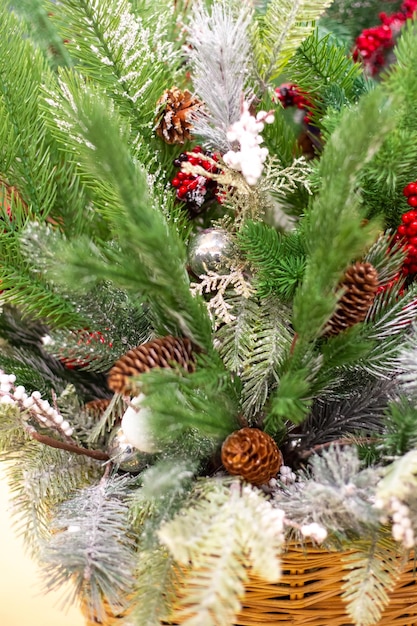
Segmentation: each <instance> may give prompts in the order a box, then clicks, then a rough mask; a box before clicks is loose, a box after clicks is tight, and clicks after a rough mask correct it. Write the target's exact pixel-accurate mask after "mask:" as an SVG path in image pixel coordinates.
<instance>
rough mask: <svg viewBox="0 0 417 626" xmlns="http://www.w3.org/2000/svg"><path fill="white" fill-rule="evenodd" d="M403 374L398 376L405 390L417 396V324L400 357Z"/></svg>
mask: <svg viewBox="0 0 417 626" xmlns="http://www.w3.org/2000/svg"><path fill="white" fill-rule="evenodd" d="M398 361H399V365H400V368H401V374H400V375H399V376H398V380H399V381H400V384H401V385H402V386H403V387H404V389H405V391H407V392H408V393H410V394H412V395H413V396H415V397H417V325H416V324H414V325H413V328H412V333H411V334H410V336H409V338H408V342H407V345H406V346H405V347H404V348H403V349H402V350H401V352H400V354H399V357H398Z"/></svg>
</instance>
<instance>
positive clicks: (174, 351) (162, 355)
mask: <svg viewBox="0 0 417 626" xmlns="http://www.w3.org/2000/svg"><path fill="white" fill-rule="evenodd" d="M173 362H175V363H178V365H180V366H181V367H182V368H184V369H185V370H186V371H187V372H193V371H194V369H195V359H194V355H193V346H192V343H191V341H190V340H189V339H185V338H182V339H181V338H178V337H171V336H170V335H168V336H167V337H162V338H160V339H154V340H153V341H149V342H148V343H143V344H142V345H141V346H138V347H137V348H133V349H132V350H129V352H126V354H125V355H124V356H122V357H121V358H120V359H119V360H118V361H116V363H115V364H114V365H113V367H112V368H111V370H110V372H109V375H108V377H107V384H108V387H109V389H111V390H112V391H114V392H116V393H123V394H129V393H130V391H132V385H131V382H130V378H131V377H132V376H138V375H139V374H143V373H144V372H149V370H150V369H152V368H154V367H165V368H171V367H172V363H173Z"/></svg>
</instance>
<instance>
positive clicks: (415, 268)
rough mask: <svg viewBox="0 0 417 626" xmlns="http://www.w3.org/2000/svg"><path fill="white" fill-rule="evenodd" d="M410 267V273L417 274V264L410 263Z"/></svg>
mask: <svg viewBox="0 0 417 626" xmlns="http://www.w3.org/2000/svg"><path fill="white" fill-rule="evenodd" d="M408 269H409V272H410V274H417V265H416V264H415V263H413V264H412V265H410V267H409V268H408Z"/></svg>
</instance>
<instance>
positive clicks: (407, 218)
mask: <svg viewBox="0 0 417 626" xmlns="http://www.w3.org/2000/svg"><path fill="white" fill-rule="evenodd" d="M416 217H417V213H416V211H407V213H403V214H402V216H401V221H402V222H403V223H404V224H409V223H410V222H414V220H415V219H416Z"/></svg>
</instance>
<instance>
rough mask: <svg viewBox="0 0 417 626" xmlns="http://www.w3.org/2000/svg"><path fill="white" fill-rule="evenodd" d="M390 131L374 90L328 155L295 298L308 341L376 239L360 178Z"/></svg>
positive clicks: (306, 228)
mask: <svg viewBox="0 0 417 626" xmlns="http://www.w3.org/2000/svg"><path fill="white" fill-rule="evenodd" d="M376 112H378V115H376ZM391 128H392V115H391V107H390V106H387V105H386V98H385V95H384V94H383V92H381V91H380V90H375V91H373V92H371V93H370V94H367V95H366V96H364V97H363V98H361V101H360V103H359V105H358V107H356V108H355V109H353V110H346V111H345V114H344V115H343V117H342V120H341V122H340V125H339V127H338V129H337V130H335V131H334V133H333V134H332V136H331V138H330V139H329V141H328V142H327V144H326V147H325V149H324V151H323V154H322V157H321V159H320V165H319V174H320V178H321V188H320V190H319V193H318V194H317V195H316V197H315V198H314V200H313V201H312V204H311V207H310V208H309V210H308V212H307V214H306V216H305V218H304V220H303V224H302V229H303V233H304V237H305V239H304V241H305V246H306V249H307V266H306V271H305V274H304V279H303V282H302V284H301V285H300V287H299V289H298V290H297V293H296V295H295V298H294V318H293V323H294V328H295V330H296V332H297V333H298V334H299V335H300V336H301V337H303V338H305V339H306V340H308V341H311V340H313V339H314V338H316V337H317V336H319V334H320V333H321V332H322V329H323V327H324V324H325V323H326V321H327V320H328V319H329V318H330V317H331V315H332V314H333V311H334V309H335V307H336V304H337V300H338V298H339V297H340V295H341V294H340V293H339V294H338V293H337V289H336V287H337V285H338V283H339V281H340V278H341V275H342V273H343V271H344V270H345V269H346V267H347V266H348V265H349V264H350V263H351V261H352V259H355V258H357V257H360V256H361V255H363V254H364V252H365V249H366V247H367V246H368V245H369V244H370V243H371V242H372V240H373V239H374V233H373V228H374V226H373V224H369V225H368V226H364V225H363V223H362V216H361V214H360V211H359V207H358V197H357V193H356V189H355V186H356V179H357V176H358V174H359V172H360V170H361V168H362V167H363V165H364V164H365V163H366V162H367V161H368V160H369V159H371V158H372V157H373V155H374V154H375V153H376V152H377V150H378V148H379V147H380V145H381V142H382V140H383V138H384V136H385V134H386V133H387V132H389V130H391Z"/></svg>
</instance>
